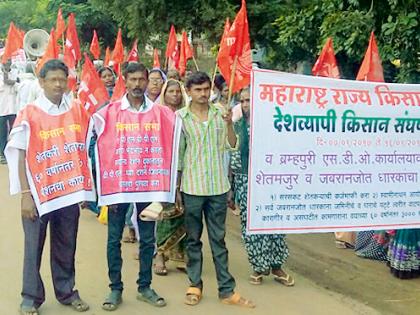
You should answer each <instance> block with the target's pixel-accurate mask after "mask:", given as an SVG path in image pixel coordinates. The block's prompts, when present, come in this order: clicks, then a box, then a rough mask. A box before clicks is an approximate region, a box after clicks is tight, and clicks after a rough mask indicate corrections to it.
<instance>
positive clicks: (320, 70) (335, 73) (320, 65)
mask: <svg viewBox="0 0 420 315" xmlns="http://www.w3.org/2000/svg"><path fill="white" fill-rule="evenodd" d="M312 74H313V75H315V76H320V77H329V78H335V79H339V78H340V72H339V70H338V66H337V60H336V59H335V54H334V48H333V41H332V39H331V37H328V39H327V41H326V43H325V45H324V47H323V48H322V51H321V54H320V55H319V58H318V60H317V61H316V62H315V65H314V66H313V68H312Z"/></svg>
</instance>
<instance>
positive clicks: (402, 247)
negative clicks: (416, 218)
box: [356, 229, 420, 279]
mask: <svg viewBox="0 0 420 315" xmlns="http://www.w3.org/2000/svg"><path fill="white" fill-rule="evenodd" d="M356 255H358V256H360V257H364V258H369V259H375V260H382V261H386V262H387V265H388V267H389V268H390V271H391V273H392V274H393V275H394V276H395V277H397V278H400V279H412V278H417V277H419V276H420V229H402V230H391V231H376V232H375V231H367V232H359V233H358V235H357V239H356Z"/></svg>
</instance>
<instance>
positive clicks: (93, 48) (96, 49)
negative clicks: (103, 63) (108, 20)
mask: <svg viewBox="0 0 420 315" xmlns="http://www.w3.org/2000/svg"><path fill="white" fill-rule="evenodd" d="M89 50H90V52H91V53H92V55H93V57H94V58H95V59H99V56H100V55H101V47H100V46H99V40H98V35H97V34H96V30H93V37H92V42H91V43H90V49H89Z"/></svg>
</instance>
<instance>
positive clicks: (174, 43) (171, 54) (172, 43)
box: [165, 25, 179, 69]
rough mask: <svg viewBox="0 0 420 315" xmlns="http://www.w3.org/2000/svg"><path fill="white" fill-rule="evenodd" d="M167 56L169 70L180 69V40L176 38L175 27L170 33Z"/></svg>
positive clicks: (172, 27)
mask: <svg viewBox="0 0 420 315" xmlns="http://www.w3.org/2000/svg"><path fill="white" fill-rule="evenodd" d="M165 56H166V57H167V58H168V68H169V69H172V68H175V69H178V63H179V50H178V40H177V38H176V32H175V27H174V26H173V25H171V30H170V31H169V38H168V43H167V45H166V53H165Z"/></svg>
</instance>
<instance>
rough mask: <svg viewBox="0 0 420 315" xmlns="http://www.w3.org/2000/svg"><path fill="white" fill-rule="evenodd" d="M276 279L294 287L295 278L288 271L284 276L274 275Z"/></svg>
mask: <svg viewBox="0 0 420 315" xmlns="http://www.w3.org/2000/svg"><path fill="white" fill-rule="evenodd" d="M274 280H275V281H277V282H279V283H281V284H282V285H284V286H286V287H292V286H294V285H295V279H293V277H292V276H291V275H289V274H287V273H285V275H284V276H278V275H274Z"/></svg>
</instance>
